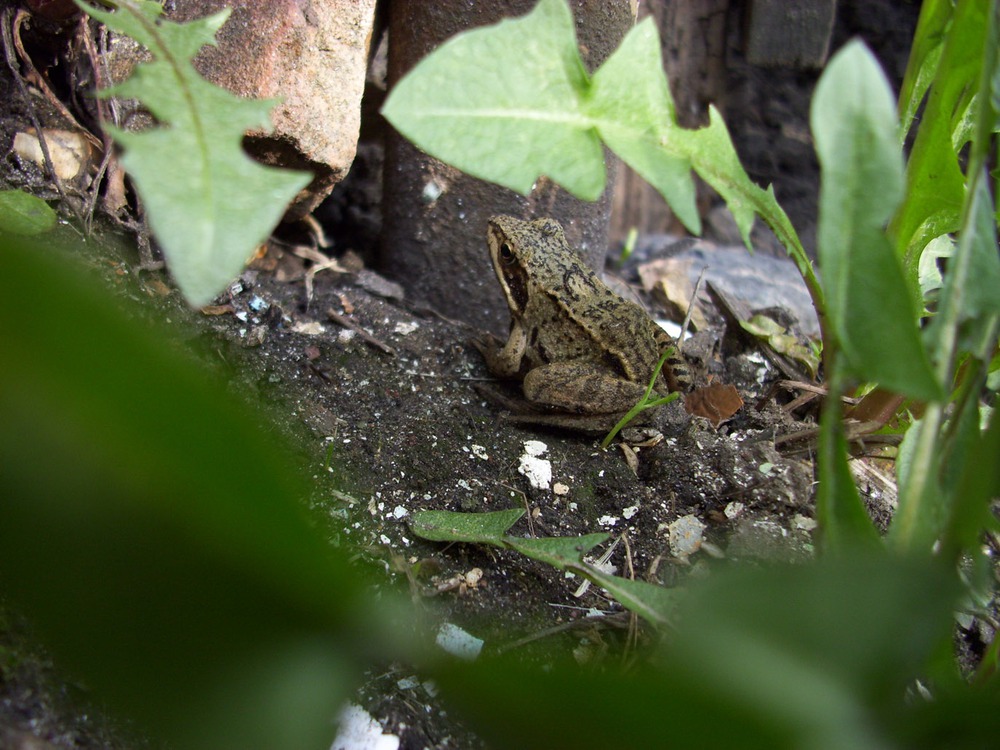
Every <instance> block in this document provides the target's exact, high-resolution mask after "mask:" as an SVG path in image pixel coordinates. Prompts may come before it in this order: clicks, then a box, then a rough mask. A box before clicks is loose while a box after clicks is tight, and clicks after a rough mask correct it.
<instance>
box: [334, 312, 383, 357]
mask: <svg viewBox="0 0 1000 750" xmlns="http://www.w3.org/2000/svg"><path fill="white" fill-rule="evenodd" d="M326 316H327V317H328V318H329V319H330V320H332V321H333V322H334V323H336V324H337V325H339V326H343V327H344V328H348V329H350V330H352V331H354V332H355V333H356V334H358V336H360V337H361V338H362V339H364V340H365V341H366V342H367V343H369V344H371V345H372V346H374V347H375V348H376V349H381V350H382V351H383V352H385V353H386V354H391V355H392V356H396V350H395V349H393V348H392V347H391V346H389V345H388V344H386V343H384V342H383V341H380V340H379V339H377V338H375V337H374V336H372V335H371V334H370V333H368V331H366V330H365V329H364V328H362V327H361V326H359V325H358V324H357V323H355V322H354V321H353V320H351V319H350V318H348V317H346V316H344V315H341V314H340V313H339V312H337V311H336V310H334V309H333V308H332V307H331V308H330V309H328V310H327V311H326Z"/></svg>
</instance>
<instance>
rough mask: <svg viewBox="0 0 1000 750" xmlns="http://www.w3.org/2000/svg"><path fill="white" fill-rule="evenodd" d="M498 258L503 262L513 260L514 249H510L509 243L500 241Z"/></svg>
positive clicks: (511, 261)
mask: <svg viewBox="0 0 1000 750" xmlns="http://www.w3.org/2000/svg"><path fill="white" fill-rule="evenodd" d="M500 260H502V261H503V262H504V263H513V262H514V251H513V250H511V249H510V245H508V244H507V243H506V242H504V243H501V245H500Z"/></svg>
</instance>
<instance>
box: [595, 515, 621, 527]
mask: <svg viewBox="0 0 1000 750" xmlns="http://www.w3.org/2000/svg"><path fill="white" fill-rule="evenodd" d="M597 523H598V524H599V525H601V526H614V525H615V524H616V523H618V516H601V517H600V518H598V519H597Z"/></svg>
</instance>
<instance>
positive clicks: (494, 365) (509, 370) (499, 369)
mask: <svg viewBox="0 0 1000 750" xmlns="http://www.w3.org/2000/svg"><path fill="white" fill-rule="evenodd" d="M527 341H528V340H527V336H526V335H525V333H524V329H523V328H522V327H521V325H520V324H519V323H516V322H515V323H513V324H512V325H511V329H510V336H509V337H508V338H507V342H506V343H505V344H503V345H501V344H500V339H498V338H497V337H496V336H494V335H492V334H490V333H487V334H484V335H482V336H480V337H479V338H477V339H473V341H472V345H473V346H475V347H476V348H477V349H478V350H479V353H480V354H482V355H483V359H485V360H486V367H487V369H488V370H489V371H490V372H492V373H493V374H494V375H496V376H497V377H499V378H512V377H515V376H516V375H518V374H519V373H520V371H521V360H522V359H523V358H524V350H525V348H526V347H527Z"/></svg>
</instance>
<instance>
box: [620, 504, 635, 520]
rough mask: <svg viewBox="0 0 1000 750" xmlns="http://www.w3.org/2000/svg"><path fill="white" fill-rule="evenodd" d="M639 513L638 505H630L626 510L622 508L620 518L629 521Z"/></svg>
mask: <svg viewBox="0 0 1000 750" xmlns="http://www.w3.org/2000/svg"><path fill="white" fill-rule="evenodd" d="M638 512H639V506H638V505H630V506H628V507H627V508H622V517H623V518H624V519H625V520H626V521H631V520H632V517H633V516H634V515H635V514H636V513H638Z"/></svg>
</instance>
